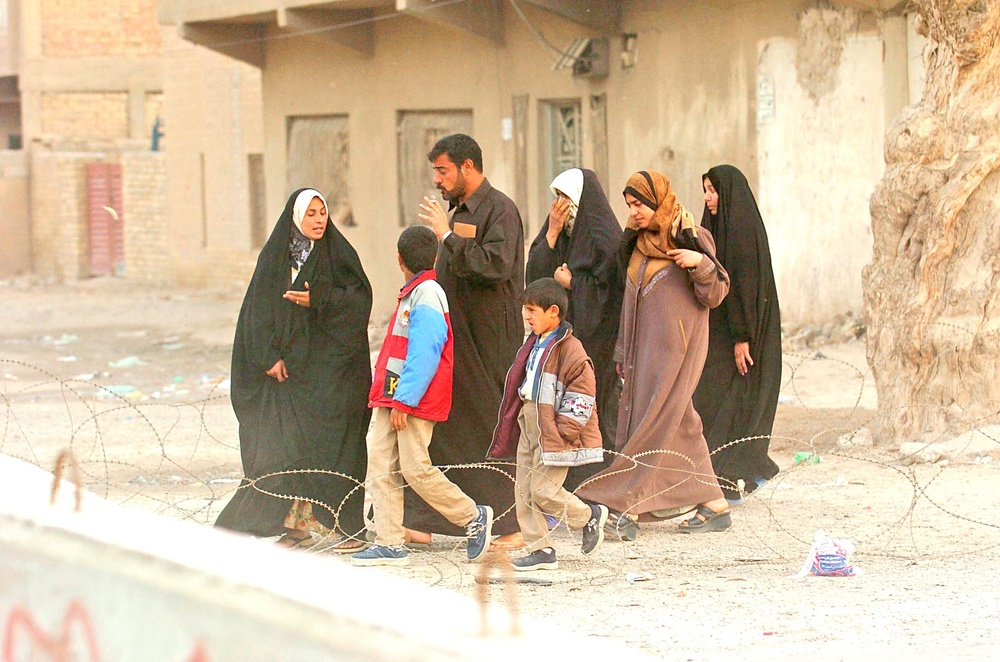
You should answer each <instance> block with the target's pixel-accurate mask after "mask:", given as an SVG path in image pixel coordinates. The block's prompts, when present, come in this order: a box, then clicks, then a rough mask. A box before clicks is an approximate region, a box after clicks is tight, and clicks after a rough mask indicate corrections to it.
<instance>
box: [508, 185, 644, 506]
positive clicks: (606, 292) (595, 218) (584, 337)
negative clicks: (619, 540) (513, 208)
mask: <svg viewBox="0 0 1000 662" xmlns="http://www.w3.org/2000/svg"><path fill="white" fill-rule="evenodd" d="M582 170H583V192H582V193H581V195H580V203H579V205H578V206H577V213H576V222H575V223H574V225H573V234H572V235H568V234H567V233H566V230H565V228H564V229H563V231H562V232H560V233H559V238H558V239H557V240H556V245H555V247H553V248H549V243H548V240H546V238H545V235H546V234H547V233H548V231H549V220H548V218H546V219H545V223H544V224H543V225H542V229H541V230H540V231H539V233H538V236H536V237H535V240H534V241H533V242H531V248H530V249H529V251H528V263H527V265H526V266H525V282H527V283H530V282H532V281H534V280H538V279H539V278H551V277H552V274H553V273H554V272H555V270H556V269H557V268H559V266H560V265H562V264H563V263H565V264H566V266H567V267H569V270H570V273H572V274H573V280H572V289H571V291H570V293H569V310H568V311H566V319H567V320H568V321H569V322H570V323H571V324H572V325H573V335H574V336H575V337H577V338H579V340H580V342H581V343H583V348H584V349H585V350H587V354H588V355H589V356H590V358H591V360H592V361H593V362H594V371H595V373H596V377H597V416H598V419H599V421H600V425H601V436H602V437H603V440H604V448H605V449H606V450H614V448H615V432H616V430H617V427H618V425H617V424H618V400H619V398H620V397H621V381H620V380H619V379H618V372H617V370H616V369H615V361H614V351H615V342H617V340H618V322H619V318H620V317H621V309H622V298H623V296H624V291H625V279H624V276H623V274H622V272H621V271H619V268H618V247H619V243H620V242H621V239H622V228H621V226H620V225H619V224H618V219H617V218H616V217H615V213H614V212H613V211H612V210H611V205H610V204H609V203H608V198H607V196H606V195H605V194H604V189H603V188H602V187H601V183H600V181H599V180H598V178H597V174H596V173H594V171H593V170H587V169H582ZM610 459H611V456H608V457H607V458H606V460H608V461H610ZM606 464H607V463H606ZM606 464H588V465H585V466H582V467H574V468H573V469H571V470H570V471H569V474H568V476H567V478H566V482H565V483H564V485H565V486H566V488H567V489H569V490H573V489H575V488H576V486H577V485H579V484H580V482H582V481H583V480H585V479H586V478H588V477H589V476H591V475H593V474H595V473H597V472H598V471H600V470H601V469H602V468H603V467H604V466H606Z"/></svg>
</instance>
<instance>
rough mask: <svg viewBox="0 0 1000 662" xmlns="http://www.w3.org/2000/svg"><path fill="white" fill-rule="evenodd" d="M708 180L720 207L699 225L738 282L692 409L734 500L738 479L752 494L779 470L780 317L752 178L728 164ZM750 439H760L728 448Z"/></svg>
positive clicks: (720, 311)
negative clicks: (773, 441)
mask: <svg viewBox="0 0 1000 662" xmlns="http://www.w3.org/2000/svg"><path fill="white" fill-rule="evenodd" d="M706 177H708V179H709V181H711V182H712V186H714V187H715V190H716V191H717V192H718V194H719V206H718V212H717V213H716V214H714V215H713V214H712V213H711V212H709V210H708V207H707V206H706V207H705V212H704V215H703V217H702V221H701V224H702V225H703V226H704V227H706V228H708V230H709V231H710V232H711V233H712V236H714V237H715V243H716V249H717V250H716V255H717V256H718V259H719V261H720V262H721V263H722V266H723V267H725V269H726V271H728V272H729V276H730V278H731V279H732V282H731V285H730V288H729V296H728V297H727V298H726V300H725V301H723V302H722V305H721V306H719V307H718V308H716V309H714V310H713V311H712V312H711V313H710V314H709V346H708V357H707V359H706V361H705V369H704V371H702V375H701V381H700V382H699V383H698V388H697V390H696V391H695V393H694V406H695V409H697V411H698V413H699V414H700V415H701V419H702V422H703V424H704V427H705V438H706V439H707V440H708V447H709V449H710V450H711V451H712V466H713V467H714V468H715V473H716V475H717V476H718V477H719V483H720V485H722V488H723V491H724V492H725V494H726V496H727V497H728V498H730V499H734V498H737V497H738V496H739V491H738V490H737V489H736V482H737V481H738V480H740V479H742V480H743V481H744V483H745V485H746V488H745V489H746V491H747V492H752V491H753V490H754V489H756V487H757V483H756V481H757V479H763V480H768V479H770V478H772V477H774V475H775V474H777V473H778V465H776V464H775V463H774V461H773V460H771V458H770V457H768V454H767V449H768V445H769V444H770V436H771V430H772V428H773V426H774V415H775V412H776V410H777V407H778V391H779V390H780V388H781V313H780V311H779V308H778V291H777V288H776V286H775V283H774V271H773V270H772V268H771V251H770V248H769V245H768V241H767V231H766V230H765V229H764V222H763V220H762V219H761V216H760V210H759V209H758V208H757V201H756V200H755V199H754V196H753V192H752V191H751V190H750V185H749V184H748V183H747V180H746V177H744V176H743V173H741V172H740V171H739V170H737V169H736V168H734V167H733V166H729V165H722V166H716V167H715V168H712V169H711V170H709V171H708V174H707V175H706ZM738 342H749V343H750V356H751V358H752V359H753V362H754V364H753V366H751V367H750V369H749V371H748V372H747V374H746V375H740V374H739V372H738V371H737V369H736V360H735V358H734V354H733V351H734V346H735V345H736V343H738ZM748 437H761V438H758V439H747V440H745V441H738V442H737V443H735V444H732V445H728V444H730V443H731V442H734V441H736V440H740V439H746V438H748Z"/></svg>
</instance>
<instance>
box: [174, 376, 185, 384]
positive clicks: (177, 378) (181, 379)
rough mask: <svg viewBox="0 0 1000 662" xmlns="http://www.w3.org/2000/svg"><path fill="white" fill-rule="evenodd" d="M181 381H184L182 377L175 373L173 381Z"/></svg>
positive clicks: (177, 382)
mask: <svg viewBox="0 0 1000 662" xmlns="http://www.w3.org/2000/svg"><path fill="white" fill-rule="evenodd" d="M182 381H184V378H183V377H181V376H180V375H177V376H176V377H174V383H175V384H180V383H181V382H182Z"/></svg>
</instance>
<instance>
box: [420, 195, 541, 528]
mask: <svg viewBox="0 0 1000 662" xmlns="http://www.w3.org/2000/svg"><path fill="white" fill-rule="evenodd" d="M451 221H452V225H453V226H454V224H455V223H466V224H469V225H475V226H476V236H475V238H474V239H472V238H469V239H466V238H464V237H460V236H459V235H458V234H457V233H453V234H451V235H449V236H448V237H447V238H446V239H445V240H444V242H442V247H441V250H440V251H439V252H438V259H437V263H436V265H435V269H436V270H437V275H438V282H439V283H440V284H441V287H442V288H443V289H444V291H445V294H447V295H448V307H449V310H450V311H451V326H452V331H453V333H454V337H455V372H454V379H453V382H452V384H453V387H452V406H451V414H450V415H449V416H448V420H447V421H444V422H442V423H438V424H437V425H435V426H434V436H433V437H432V438H431V445H430V456H431V461H432V462H433V463H434V464H435V465H438V466H442V465H449V466H451V465H461V464H473V463H477V464H481V465H483V466H479V467H475V468H466V469H449V470H448V471H447V476H448V479H449V480H451V481H452V482H454V483H455V484H456V485H458V486H459V487H460V488H461V489H462V491H464V492H465V493H466V494H468V495H469V497H471V498H472V499H473V500H474V501H475V502H476V503H478V504H486V505H489V506H492V507H493V510H494V513H495V515H496V516H497V517H498V518H499V519H497V521H496V522H495V523H494V525H493V532H494V533H497V534H509V533H514V532H516V531H518V530H519V528H518V525H517V516H516V515H515V514H514V510H513V504H514V478H513V468H512V467H509V466H504V465H502V464H490V465H488V466H487V465H485V462H486V452H487V450H488V449H489V445H490V441H491V440H492V435H493V430H494V428H496V425H497V416H498V415H499V411H500V399H501V397H502V396H503V384H504V378H505V377H506V375H507V370H508V369H509V368H510V366H511V364H512V363H513V362H514V356H515V355H516V354H517V350H518V349H520V347H521V343H522V341H523V339H524V323H523V321H522V318H521V292H523V291H524V230H523V228H522V226H521V215H520V214H519V213H518V211H517V206H516V205H515V204H514V202H513V201H512V200H511V199H510V198H508V197H507V196H506V195H504V194H503V193H501V192H500V191H498V190H496V189H495V188H493V187H492V186H491V185H490V183H489V182H488V181H485V180H484V181H483V183H482V184H481V185H480V187H479V188H478V189H477V190H476V192H475V193H473V194H472V195H471V196H469V199H468V200H466V202H465V203H464V204H462V205H459V206H458V207H456V209H455V213H454V215H453V216H452V219H451ZM405 499H406V501H405V511H406V512H405V517H404V523H405V525H406V527H407V528H410V529H415V530H418V531H425V532H429V533H442V534H446V535H464V534H465V531H464V530H462V529H460V528H458V527H456V526H455V525H454V524H451V523H450V522H448V521H447V520H446V519H445V518H444V517H442V516H441V515H440V514H439V513H438V512H437V511H435V510H434V509H432V508H431V507H430V506H428V505H427V504H426V503H425V502H424V501H423V499H421V498H420V497H418V496H417V495H416V494H415V493H414V492H413V490H411V489H407V490H406V493H405ZM504 513H506V514H504ZM501 515H503V516H502V517H501Z"/></svg>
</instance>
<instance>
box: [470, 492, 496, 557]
mask: <svg viewBox="0 0 1000 662" xmlns="http://www.w3.org/2000/svg"><path fill="white" fill-rule="evenodd" d="M492 532H493V509H492V508H490V507H489V506H478V505H477V506H476V519H474V520H472V521H471V522H469V524H468V526H466V527H465V537H466V539H467V540H468V546H467V547H466V553H467V555H468V557H469V560H470V561H478V560H479V559H481V558H483V556H484V555H485V554H486V552H487V551H489V548H490V534H491V533H492Z"/></svg>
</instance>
